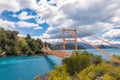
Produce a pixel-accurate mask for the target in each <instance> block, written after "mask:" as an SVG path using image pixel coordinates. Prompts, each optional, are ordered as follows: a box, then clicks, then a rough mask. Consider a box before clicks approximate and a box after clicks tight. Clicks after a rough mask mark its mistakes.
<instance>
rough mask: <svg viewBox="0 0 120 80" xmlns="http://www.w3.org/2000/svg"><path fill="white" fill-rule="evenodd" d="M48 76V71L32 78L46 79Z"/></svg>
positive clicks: (37, 79) (36, 79)
mask: <svg viewBox="0 0 120 80" xmlns="http://www.w3.org/2000/svg"><path fill="white" fill-rule="evenodd" d="M48 78H49V73H46V74H44V75H39V76H37V77H36V78H35V79H34V80H48Z"/></svg>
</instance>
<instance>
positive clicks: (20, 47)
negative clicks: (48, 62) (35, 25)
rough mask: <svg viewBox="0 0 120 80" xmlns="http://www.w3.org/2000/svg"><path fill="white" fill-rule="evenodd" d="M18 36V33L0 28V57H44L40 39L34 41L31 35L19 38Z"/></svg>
mask: <svg viewBox="0 0 120 80" xmlns="http://www.w3.org/2000/svg"><path fill="white" fill-rule="evenodd" d="M18 34H19V32H18V31H14V30H13V31H11V30H5V29H4V28H0V56H23V55H24V56H29V55H42V52H41V48H42V46H41V45H42V44H43V42H42V41H41V40H40V39H36V40H35V39H32V38H31V36H30V35H29V34H27V36H26V37H19V36H18Z"/></svg>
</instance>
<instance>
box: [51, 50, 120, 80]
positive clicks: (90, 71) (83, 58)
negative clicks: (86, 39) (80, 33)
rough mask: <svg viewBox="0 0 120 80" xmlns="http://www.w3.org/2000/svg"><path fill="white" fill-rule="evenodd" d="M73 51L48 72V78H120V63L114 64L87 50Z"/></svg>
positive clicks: (73, 79) (69, 79) (90, 79)
mask: <svg viewBox="0 0 120 80" xmlns="http://www.w3.org/2000/svg"><path fill="white" fill-rule="evenodd" d="M73 53H74V54H73V55H72V56H71V57H69V58H66V59H65V60H64V64H63V65H62V66H59V67H58V66H57V68H56V67H55V69H54V70H53V71H52V72H50V76H49V80H120V64H119V65H117V66H115V65H113V64H114V63H112V62H107V61H105V60H103V59H102V58H101V57H100V56H95V55H93V54H91V53H88V52H87V51H83V52H73ZM64 78H65V79H64Z"/></svg>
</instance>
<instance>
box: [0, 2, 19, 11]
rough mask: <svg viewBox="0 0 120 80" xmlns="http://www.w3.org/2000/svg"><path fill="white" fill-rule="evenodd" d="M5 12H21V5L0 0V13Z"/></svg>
mask: <svg viewBox="0 0 120 80" xmlns="http://www.w3.org/2000/svg"><path fill="white" fill-rule="evenodd" d="M4 10H8V11H14V12H15V11H18V10H20V4H19V3H18V2H17V1H16V0H12V1H11V0H0V13H2V11H4Z"/></svg>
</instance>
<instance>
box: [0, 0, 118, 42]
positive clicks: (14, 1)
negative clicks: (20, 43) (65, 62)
mask: <svg viewBox="0 0 120 80" xmlns="http://www.w3.org/2000/svg"><path fill="white" fill-rule="evenodd" d="M119 13H120V0H109V1H107V0H89V1H88V0H1V1H0V24H1V27H4V28H5V29H10V30H17V31H19V36H25V35H26V34H30V35H31V36H32V37H33V38H41V39H43V40H47V41H54V39H57V37H59V36H60V33H61V30H62V28H76V29H77V33H78V34H77V35H79V36H81V37H82V38H84V39H86V40H88V41H89V42H91V43H93V44H98V43H101V42H100V41H98V40H96V39H93V38H91V37H89V36H87V35H83V34H82V33H80V31H85V32H88V33H90V34H93V35H95V36H97V37H100V38H102V39H104V40H108V41H111V42H113V43H120V14H119ZM44 38H47V39H44Z"/></svg>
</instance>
